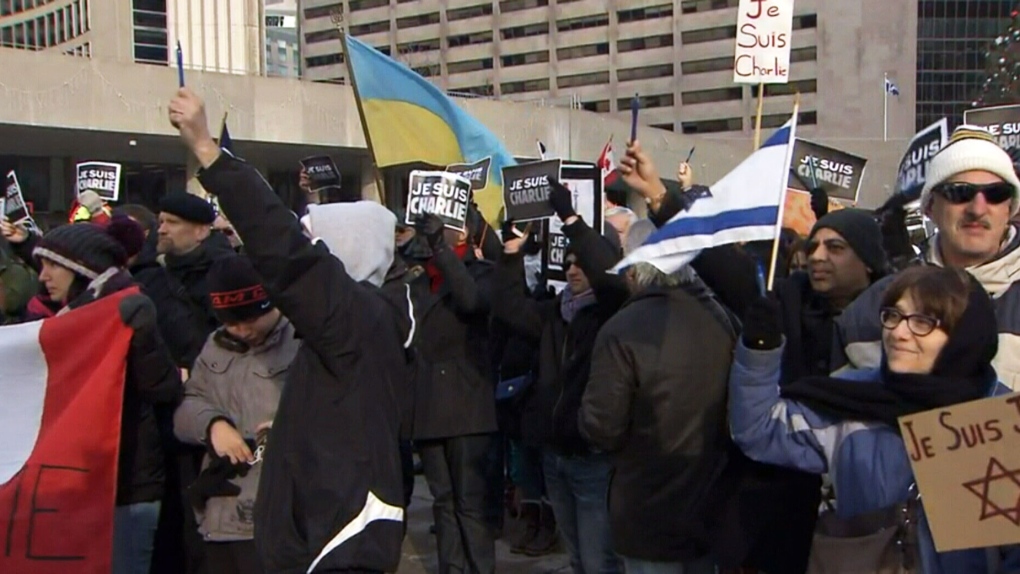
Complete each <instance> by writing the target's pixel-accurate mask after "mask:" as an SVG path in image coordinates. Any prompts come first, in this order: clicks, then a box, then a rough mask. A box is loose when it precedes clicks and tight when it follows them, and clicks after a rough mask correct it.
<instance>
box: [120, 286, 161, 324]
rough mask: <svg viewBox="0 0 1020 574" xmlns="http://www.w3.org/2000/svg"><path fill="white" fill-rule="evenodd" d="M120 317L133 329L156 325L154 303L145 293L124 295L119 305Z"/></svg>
mask: <svg viewBox="0 0 1020 574" xmlns="http://www.w3.org/2000/svg"><path fill="white" fill-rule="evenodd" d="M119 311H120V319H121V321H123V322H124V324H125V325H127V326H128V327H131V328H132V329H134V330H135V331H144V330H145V329H153V328H155V327H156V305H154V304H153V303H152V299H149V298H148V297H146V296H145V295H141V294H137V295H131V296H130V297H125V298H124V299H123V300H122V301H121V302H120V306H119Z"/></svg>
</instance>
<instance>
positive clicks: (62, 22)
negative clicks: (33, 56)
mask: <svg viewBox="0 0 1020 574" xmlns="http://www.w3.org/2000/svg"><path fill="white" fill-rule="evenodd" d="M88 31H89V19H88V0H75V2H72V3H71V4H70V5H67V6H64V7H63V8H60V9H58V10H54V11H53V12H50V13H48V14H44V15H42V16H39V17H38V18H34V19H32V20H26V21H24V22H18V23H15V24H10V25H8V26H4V27H2V28H0V46H3V47H5V48H21V49H25V50H42V49H45V48H50V47H52V46H59V45H61V44H63V43H65V42H67V41H69V40H73V39H75V38H77V37H78V36H81V35H82V34H84V33H86V32H88Z"/></svg>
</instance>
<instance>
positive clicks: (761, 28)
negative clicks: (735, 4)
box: [733, 0, 793, 84]
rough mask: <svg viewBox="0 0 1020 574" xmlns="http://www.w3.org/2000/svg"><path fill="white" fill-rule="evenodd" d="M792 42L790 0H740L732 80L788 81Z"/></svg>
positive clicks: (736, 81)
mask: <svg viewBox="0 0 1020 574" xmlns="http://www.w3.org/2000/svg"><path fill="white" fill-rule="evenodd" d="M792 41H793V0H740V8H739V9H738V12H737V48H736V53H735V54H734V56H733V81H734V83H737V84H785V83H787V82H789V81H790V44H791V43H792Z"/></svg>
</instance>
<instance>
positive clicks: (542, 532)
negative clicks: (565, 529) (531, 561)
mask: <svg viewBox="0 0 1020 574" xmlns="http://www.w3.org/2000/svg"><path fill="white" fill-rule="evenodd" d="M539 508H540V511H539V521H538V532H536V533H535V537H534V538H532V539H531V542H529V543H528V544H527V545H526V546H525V547H524V554H525V556H531V557H532V558H535V557H538V556H545V555H547V554H552V553H553V552H555V551H556V547H557V546H558V545H559V542H560V535H559V531H558V530H557V529H556V518H555V517H554V516H553V511H552V507H551V506H549V505H548V504H545V503H542V504H541V506H540V507H539Z"/></svg>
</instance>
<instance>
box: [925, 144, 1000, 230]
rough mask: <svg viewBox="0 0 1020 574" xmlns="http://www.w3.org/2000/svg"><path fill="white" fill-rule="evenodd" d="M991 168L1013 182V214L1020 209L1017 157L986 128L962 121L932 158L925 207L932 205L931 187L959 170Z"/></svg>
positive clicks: (926, 186)
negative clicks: (1015, 159) (1005, 148)
mask: <svg viewBox="0 0 1020 574" xmlns="http://www.w3.org/2000/svg"><path fill="white" fill-rule="evenodd" d="M966 171H987V172H989V173H993V174H995V175H997V176H999V177H1001V178H1002V179H1003V181H1005V182H1006V183H1008V184H1010V185H1012V186H1013V199H1012V200H1010V204H1009V207H1010V215H1011V216H1012V215H1016V214H1017V211H1018V210H1020V179H1018V178H1017V175H1016V170H1015V169H1013V160H1012V159H1010V157H1009V154H1008V153H1006V150H1004V149H1002V148H1001V147H999V144H998V142H996V141H995V138H994V137H993V136H992V135H991V134H990V133H988V131H986V130H985V129H984V128H981V127H978V126H970V125H962V126H960V127H958V128H956V129H955V130H954V131H953V135H952V137H950V138H949V143H947V144H946V147H944V148H942V149H941V150H940V151H939V153H937V154H935V157H933V158H932V160H931V164H929V166H928V173H927V174H925V181H924V188H923V189H922V190H921V209H922V210H924V209H928V207H929V206H930V205H931V190H932V188H933V187H935V186H936V185H938V184H940V183H942V182H944V181H946V180H948V179H949V178H951V177H953V176H954V175H956V174H958V173H963V172H966Z"/></svg>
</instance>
